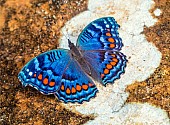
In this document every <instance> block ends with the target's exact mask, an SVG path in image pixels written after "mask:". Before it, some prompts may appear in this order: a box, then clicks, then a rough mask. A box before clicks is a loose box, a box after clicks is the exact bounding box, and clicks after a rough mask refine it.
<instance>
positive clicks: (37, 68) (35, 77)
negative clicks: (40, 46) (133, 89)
mask: <svg viewBox="0 0 170 125" xmlns="http://www.w3.org/2000/svg"><path fill="white" fill-rule="evenodd" d="M68 51H69V50H64V49H57V50H51V51H48V52H45V53H42V54H40V55H39V56H37V57H35V58H33V59H32V60H31V61H29V62H28V63H27V64H26V65H25V66H24V67H23V69H22V70H21V71H20V73H19V75H18V77H19V79H20V81H21V82H22V84H23V85H24V86H27V85H30V86H33V87H34V88H36V89H38V90H39V91H40V92H41V93H43V94H52V93H54V92H56V91H57V90H58V89H59V86H60V84H61V77H62V74H63V72H64V70H65V68H66V66H67V65H68V62H69V60H70V55H69V54H68Z"/></svg>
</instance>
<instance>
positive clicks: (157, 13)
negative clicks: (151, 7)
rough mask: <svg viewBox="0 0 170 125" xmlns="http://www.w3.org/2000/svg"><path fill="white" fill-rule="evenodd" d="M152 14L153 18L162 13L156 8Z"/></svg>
mask: <svg viewBox="0 0 170 125" xmlns="http://www.w3.org/2000/svg"><path fill="white" fill-rule="evenodd" d="M153 13H154V14H155V16H160V15H161V13H162V12H161V10H160V9H158V8H157V9H156V10H155V11H154V12H153Z"/></svg>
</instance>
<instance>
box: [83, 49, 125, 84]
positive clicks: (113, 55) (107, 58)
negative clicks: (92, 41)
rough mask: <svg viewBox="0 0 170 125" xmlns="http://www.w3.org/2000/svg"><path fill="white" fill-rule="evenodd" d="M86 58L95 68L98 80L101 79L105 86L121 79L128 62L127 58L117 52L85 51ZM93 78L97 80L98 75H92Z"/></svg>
mask: <svg viewBox="0 0 170 125" xmlns="http://www.w3.org/2000/svg"><path fill="white" fill-rule="evenodd" d="M84 58H85V59H86V61H87V62H88V63H89V65H91V66H92V67H93V70H95V72H96V73H97V79H100V81H101V83H102V84H103V85H106V84H107V83H113V82H114V80H116V79H118V78H120V75H121V74H122V73H124V68H125V66H126V62H127V60H126V56H125V55H124V54H123V53H121V52H117V51H105V50H100V51H99V50H94V51H85V52H84ZM92 77H93V78H94V79H96V74H95V76H93V74H92ZM98 81H99V80H98Z"/></svg>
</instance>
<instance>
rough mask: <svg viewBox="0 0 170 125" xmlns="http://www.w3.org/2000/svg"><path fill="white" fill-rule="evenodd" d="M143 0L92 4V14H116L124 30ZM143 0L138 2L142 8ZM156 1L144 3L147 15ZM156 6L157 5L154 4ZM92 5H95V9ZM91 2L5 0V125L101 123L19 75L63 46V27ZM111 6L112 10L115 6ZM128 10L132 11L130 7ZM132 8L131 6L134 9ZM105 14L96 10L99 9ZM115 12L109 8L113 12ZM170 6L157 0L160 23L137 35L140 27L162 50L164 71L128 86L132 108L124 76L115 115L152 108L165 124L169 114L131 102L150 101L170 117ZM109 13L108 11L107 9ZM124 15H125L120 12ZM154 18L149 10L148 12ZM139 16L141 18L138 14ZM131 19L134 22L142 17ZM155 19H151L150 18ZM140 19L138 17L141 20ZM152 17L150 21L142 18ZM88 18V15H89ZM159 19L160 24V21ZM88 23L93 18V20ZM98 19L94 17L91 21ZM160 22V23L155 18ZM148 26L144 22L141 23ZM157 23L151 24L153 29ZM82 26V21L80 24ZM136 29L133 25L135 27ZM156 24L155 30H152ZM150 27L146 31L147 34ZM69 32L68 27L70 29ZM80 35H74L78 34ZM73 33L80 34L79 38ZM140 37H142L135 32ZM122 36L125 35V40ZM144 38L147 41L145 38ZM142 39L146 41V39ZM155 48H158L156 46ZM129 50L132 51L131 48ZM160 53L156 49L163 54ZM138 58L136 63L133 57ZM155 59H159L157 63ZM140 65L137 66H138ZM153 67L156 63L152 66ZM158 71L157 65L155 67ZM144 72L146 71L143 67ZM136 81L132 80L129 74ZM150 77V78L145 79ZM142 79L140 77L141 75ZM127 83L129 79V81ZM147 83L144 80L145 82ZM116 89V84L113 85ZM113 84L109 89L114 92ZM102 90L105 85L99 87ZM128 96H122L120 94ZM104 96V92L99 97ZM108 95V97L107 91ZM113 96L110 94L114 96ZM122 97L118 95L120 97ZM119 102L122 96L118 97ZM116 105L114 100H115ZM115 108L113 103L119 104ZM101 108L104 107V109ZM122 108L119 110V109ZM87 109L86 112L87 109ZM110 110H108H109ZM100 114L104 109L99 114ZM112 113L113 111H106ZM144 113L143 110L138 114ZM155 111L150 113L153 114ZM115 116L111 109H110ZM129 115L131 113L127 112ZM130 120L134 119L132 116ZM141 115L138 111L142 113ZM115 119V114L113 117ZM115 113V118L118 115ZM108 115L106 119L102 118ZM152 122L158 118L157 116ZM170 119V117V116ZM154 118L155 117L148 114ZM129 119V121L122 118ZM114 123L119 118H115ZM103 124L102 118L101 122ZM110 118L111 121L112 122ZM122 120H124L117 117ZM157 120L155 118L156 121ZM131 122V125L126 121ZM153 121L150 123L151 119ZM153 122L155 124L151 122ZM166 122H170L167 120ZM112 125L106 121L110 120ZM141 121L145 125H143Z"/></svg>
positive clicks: (1, 18) (0, 6)
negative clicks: (35, 59)
mask: <svg viewBox="0 0 170 125" xmlns="http://www.w3.org/2000/svg"><path fill="white" fill-rule="evenodd" d="M136 1H137V0H134V1H132V3H131V4H129V3H128V2H127V0H126V1H124V2H123V3H121V4H118V3H119V1H117V2H114V3H112V4H110V3H109V1H106V2H104V1H99V0H98V2H97V1H89V5H88V8H89V9H90V8H91V9H90V10H91V11H92V10H93V11H92V12H91V13H96V14H95V17H94V16H93V18H94V19H96V18H98V17H99V15H103V16H106V15H113V16H114V17H115V18H116V20H117V21H118V23H119V24H120V25H121V27H122V28H123V25H124V26H125V24H124V23H125V22H126V21H127V20H128V19H129V18H127V15H129V14H133V13H134V12H135V10H140V7H138V6H136V7H132V5H133V4H134V3H135V2H136ZM101 2H103V3H102V4H103V5H105V6H104V7H101V6H93V5H92V4H91V3H94V4H96V5H97V4H99V5H100V4H101ZM140 2H142V0H141V1H139V2H138V3H139V4H140ZM150 3H151V1H150V0H147V1H146V2H145V5H142V4H141V6H143V7H144V8H142V9H144V10H143V11H147V10H148V8H150V7H147V6H150ZM152 3H153V2H152ZM90 5H91V6H90ZM86 6H87V1H86V0H70V1H68V0H64V1H63V0H55V2H52V0H50V1H47V0H1V1H0V22H1V23H0V50H1V51H0V68H1V69H0V124H38V125H40V124H62V125H67V124H84V123H85V122H87V121H88V120H92V119H94V118H95V117H96V120H99V119H100V118H101V117H100V116H99V117H97V115H96V114H95V115H94V116H93V115H88V116H85V115H82V114H80V113H78V112H77V111H75V109H74V110H72V111H70V109H69V110H68V109H65V108H64V107H63V106H62V105H61V104H63V103H62V102H59V101H57V99H55V98H54V96H46V95H42V94H41V93H39V92H38V91H37V90H35V89H33V88H31V87H26V88H23V87H22V85H21V83H20V82H19V80H18V78H17V74H18V72H19V71H20V69H21V68H22V67H23V66H24V65H25V64H26V63H27V62H28V61H29V60H30V59H31V58H33V57H35V56H36V55H38V54H40V53H42V52H45V51H47V50H51V49H54V48H57V47H58V42H57V41H58V39H59V38H60V32H59V31H60V29H61V27H62V26H63V25H64V24H65V23H66V21H68V20H70V19H71V18H72V17H73V16H75V15H76V14H78V13H80V12H82V11H84V10H87V7H86ZM110 7H111V8H110ZM125 7H127V10H125V9H124V8H125ZM128 7H129V8H128ZM96 8H97V9H100V10H102V12H103V13H101V12H100V11H95V10H97V9H96ZM108 8H109V9H108ZM157 8H158V9H160V10H161V14H160V16H157V15H154V11H155V10H156V9H157ZM169 8H170V2H169V1H168V0H161V1H157V0H155V4H152V9H150V13H151V15H152V16H153V17H154V18H155V19H157V20H158V21H157V23H156V24H154V22H153V19H152V18H151V20H148V22H145V21H146V20H145V21H144V22H145V23H144V25H140V26H139V27H135V28H134V30H135V32H136V31H138V29H140V31H142V34H141V38H143V37H146V39H147V41H149V42H150V43H148V45H149V46H154V45H155V46H156V47H157V48H158V50H159V51H160V52H161V55H162V58H161V62H160V65H159V67H158V68H156V70H155V71H154V69H155V68H153V69H152V68H151V70H152V71H151V72H152V73H153V72H154V73H153V74H152V75H151V76H150V77H148V78H147V79H146V80H145V81H142V80H144V78H141V80H139V81H138V82H135V83H134V84H131V83H127V84H131V85H129V86H128V87H127V88H126V91H128V92H129V96H128V99H127V104H126V105H123V103H124V100H126V98H127V93H125V92H124V87H123V89H122V90H121V92H120V89H118V88H121V86H124V85H123V83H122V84H121V86H120V87H119V86H118V85H119V84H118V83H120V81H121V80H123V79H122V78H123V77H125V74H124V75H123V76H122V77H121V79H120V80H119V82H116V84H117V85H116V84H115V85H114V88H115V89H114V93H116V94H117V95H118V97H120V98H122V99H121V100H120V99H119V102H118V103H117V104H121V105H120V106H119V105H118V106H117V105H115V107H114V108H112V111H113V112H114V111H118V112H117V114H119V115H120V114H121V112H124V111H126V110H128V109H131V111H132V113H133V112H135V111H134V109H135V108H136V107H137V108H141V109H142V107H144V108H143V109H145V108H147V109H148V108H149V109H150V110H151V111H152V112H155V113H154V114H155V115H157V112H159V113H160V114H161V117H160V118H158V120H160V121H159V122H158V123H161V120H162V119H163V118H165V117H166V114H165V113H164V112H163V111H162V110H160V109H159V108H155V107H152V106H150V105H148V104H146V106H145V104H133V105H131V104H128V103H129V102H140V103H144V102H148V103H149V104H152V105H156V106H159V107H161V108H162V109H164V110H165V111H166V112H167V113H168V114H170V105H169V104H170V93H169V92H170V81H169V72H170V68H169V65H170V64H169V60H170V59H169V57H170V56H169V53H170V51H169V44H170V40H169V36H170V32H169V31H170V29H169V28H170V26H169V21H170V20H169V19H170V17H169V13H170V12H169ZM103 10H106V11H103ZM117 12H119V13H117ZM146 14H148V11H147V13H146ZM137 15H138V14H136V16H137ZM136 16H134V17H133V18H131V19H132V20H134V18H135V17H136ZM149 17H150V16H149ZM138 18H140V17H137V18H136V19H138ZM142 18H143V19H145V18H146V19H147V17H142ZM86 19H87V17H86ZM155 19H154V20H155ZM87 20H88V19H87ZM91 20H93V19H89V20H88V22H87V23H89V22H90V21H91ZM155 21H156V20H155ZM136 23H137V24H138V23H143V22H136ZM150 23H152V24H151V25H153V26H151V25H148V24H150ZM75 24H76V23H75ZM132 25H133V24H132ZM149 26H150V27H149ZM75 27H77V28H78V29H76V31H75V32H78V33H79V32H80V30H81V29H82V28H83V27H84V25H83V26H82V27H78V26H77V25H75ZM143 27H144V30H143ZM66 29H67V28H66ZM130 29H132V31H133V28H131V26H130V25H129V27H126V28H124V29H120V35H121V34H122V36H124V35H123V33H125V31H130ZM75 32H68V34H72V33H75ZM78 33H75V34H72V36H75V37H76V35H77V34H78ZM133 35H134V34H131V35H130V37H133V38H134V40H136V39H137V38H135V37H134V36H133ZM135 35H136V34H135ZM122 36H121V37H122ZM123 40H124V41H128V40H129V37H127V38H123ZM139 40H141V39H139ZM136 41H137V40H136ZM141 41H142V40H141ZM128 46H129V45H127V44H126V45H125V46H124V47H123V50H122V51H123V53H126V54H128V48H127V47H128ZM156 47H155V48H156ZM125 48H126V49H125ZM158 50H156V51H158ZM130 60H132V59H130ZM154 61H155V60H153V62H154ZM134 63H136V62H134ZM150 66H152V64H151V65H150ZM154 67H156V65H154ZM139 70H141V69H139ZM129 77H130V76H129ZM143 77H144V76H143ZM138 78H139V77H138ZM124 79H125V78H124ZM140 81H142V82H140ZM110 86H111V85H110ZM110 86H107V88H102V89H103V91H105V89H108V90H109V89H111V88H110ZM99 88H100V87H99ZM120 93H122V94H120ZM98 94H101V93H98ZM105 94H106V93H105ZM108 96H109V95H108ZM115 97H116V96H115ZM113 99H117V98H113ZM112 103H113V104H114V102H112ZM112 103H111V104H110V105H113V104H112ZM99 106H100V105H98V108H99ZM116 106H117V107H116ZM84 110H85V111H86V109H84ZM103 110H106V109H103ZM98 111H99V110H98ZM106 111H108V109H107V110H106ZM138 111H140V110H138ZM147 111H149V110H147ZM108 112H109V113H110V110H109V111H108ZM125 113H127V112H125ZM128 113H129V114H128V115H127V117H129V116H131V115H132V114H130V112H128ZM137 113H138V112H137ZM111 115H113V113H111ZM114 115H115V114H114ZM136 115H137V116H139V117H136V118H133V117H132V118H131V119H130V121H127V120H125V121H122V122H120V123H131V124H132V123H134V122H136V119H137V118H142V115H143V116H146V115H145V114H136ZM101 116H102V115H101ZM151 116H152V118H155V121H157V117H156V116H153V114H151ZM169 116H170V115H169ZM147 117H149V116H147ZM120 118H123V117H120ZM113 119H114V118H113ZM100 120H101V119H100ZM103 120H104V121H106V120H107V121H108V123H110V122H111V121H112V119H111V118H110V117H107V115H106V117H104V118H103ZM109 120H110V121H109ZM115 120H117V121H118V120H119V119H115ZM151 120H152V119H151ZM126 121H127V122H126ZM94 122H95V120H94V121H92V122H91V121H90V122H88V124H91V123H94ZM146 122H147V121H146ZM150 122H153V121H150ZM165 122H166V120H165ZM165 122H164V123H165ZM104 123H106V122H104ZM142 123H143V122H141V123H140V124H142Z"/></svg>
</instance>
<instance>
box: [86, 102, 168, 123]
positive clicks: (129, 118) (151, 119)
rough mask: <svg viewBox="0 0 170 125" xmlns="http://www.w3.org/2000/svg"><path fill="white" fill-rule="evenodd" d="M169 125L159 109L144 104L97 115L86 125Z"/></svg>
mask: <svg viewBox="0 0 170 125" xmlns="http://www.w3.org/2000/svg"><path fill="white" fill-rule="evenodd" d="M108 124H109V125H169V124H170V121H169V118H168V116H167V114H166V113H165V111H163V110H162V109H160V108H157V107H154V106H151V105H149V104H147V103H145V104H137V103H136V104H135V103H132V104H127V105H125V106H124V107H122V108H121V110H119V111H118V112H114V113H108V114H107V115H99V116H98V117H97V118H96V119H95V120H93V121H89V122H87V123H86V125H108Z"/></svg>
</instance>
